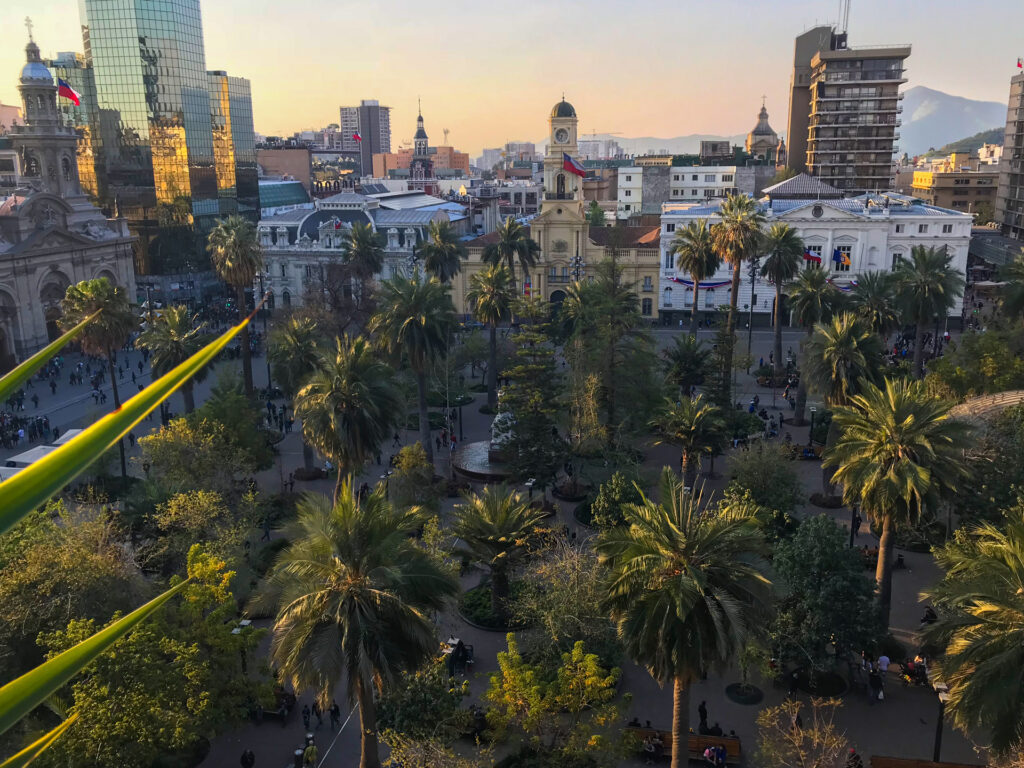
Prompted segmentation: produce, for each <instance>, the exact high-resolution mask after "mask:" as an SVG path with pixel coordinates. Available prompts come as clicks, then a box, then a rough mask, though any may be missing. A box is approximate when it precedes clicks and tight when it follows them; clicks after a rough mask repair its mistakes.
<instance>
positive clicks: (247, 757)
mask: <svg viewBox="0 0 1024 768" xmlns="http://www.w3.org/2000/svg"><path fill="white" fill-rule="evenodd" d="M239 762H240V763H241V764H242V768H252V767H253V766H254V765H256V755H254V754H253V753H252V750H251V749H246V750H244V751H243V752H242V759H241V760H239Z"/></svg>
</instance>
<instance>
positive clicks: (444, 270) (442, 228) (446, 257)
mask: <svg viewBox="0 0 1024 768" xmlns="http://www.w3.org/2000/svg"><path fill="white" fill-rule="evenodd" d="M418 255H419V256H420V257H422V259H423V268H424V269H426V270H427V272H428V273H430V274H431V275H433V276H434V277H436V278H437V279H438V280H440V281H441V282H442V283H450V282H451V281H452V278H453V277H455V276H456V275H457V274H459V272H461V271H462V262H463V261H465V259H466V246H464V245H463V244H462V242H461V241H460V240H459V236H458V235H456V234H455V230H454V229H452V227H451V225H450V224H449V223H448V222H447V221H432V222H430V226H429V227H428V228H427V239H426V241H425V242H424V243H423V244H422V245H420V246H419V248H418Z"/></svg>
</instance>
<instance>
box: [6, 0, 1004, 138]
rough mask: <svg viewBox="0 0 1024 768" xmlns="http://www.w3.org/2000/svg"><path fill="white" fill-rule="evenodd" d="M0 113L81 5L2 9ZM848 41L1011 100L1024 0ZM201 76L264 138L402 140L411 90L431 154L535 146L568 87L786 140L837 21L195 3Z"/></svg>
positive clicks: (400, 1) (634, 117)
mask: <svg viewBox="0 0 1024 768" xmlns="http://www.w3.org/2000/svg"><path fill="white" fill-rule="evenodd" d="M0 6H2V7H0V102H3V103H6V104H12V103H14V104H17V103H19V98H18V92H17V88H16V85H17V83H16V81H17V77H18V73H19V70H20V67H21V63H22V62H23V60H24V51H23V49H24V45H25V42H26V31H25V27H24V24H23V19H24V17H25V16H26V15H31V16H32V19H33V23H34V25H35V38H36V41H37V43H38V44H39V46H40V48H41V49H42V51H43V54H44V56H49V55H52V54H54V53H56V52H57V51H67V50H74V51H81V50H82V36H81V29H80V22H79V11H78V3H77V2H76V0H2V2H0ZM852 6H853V7H852V11H851V14H850V25H849V32H850V44H851V46H854V47H856V46H858V45H877V44H883V43H912V44H913V48H914V50H913V54H912V55H911V57H910V59H909V60H908V62H907V66H908V77H909V80H910V82H909V83H908V86H907V87H910V86H913V85H925V86H928V87H930V88H936V89H938V90H943V91H946V92H948V93H951V94H955V95H958V96H966V97H969V98H974V99H984V100H991V101H1000V102H1005V101H1006V99H1007V94H1008V92H1009V78H1010V77H1011V75H1013V74H1014V73H1015V72H1018V71H1019V70H1017V68H1016V61H1017V57H1018V56H1024V40H1022V39H1021V37H1020V30H1021V29H1024V0H973V2H971V3H964V2H962V0H958V1H957V2H954V1H953V0H852ZM202 7H203V28H204V34H205V38H206V66H207V69H226V70H227V71H228V72H229V73H230V74H233V75H239V76H242V77H247V78H249V79H250V80H251V81H252V94H253V107H254V111H255V125H256V130H257V131H258V132H260V133H263V134H275V135H280V134H286V135H287V134H291V133H292V132H294V131H297V130H302V129H307V128H319V127H322V126H324V125H326V124H327V123H331V122H337V121H338V107H339V106H340V105H347V104H357V103H358V102H359V100H360V99H364V98H376V99H379V100H380V102H381V103H382V104H386V105H388V106H390V107H392V143H393V146H394V145H397V144H399V143H401V142H402V141H403V140H406V139H411V137H412V133H413V131H414V129H415V119H416V97H417V96H420V97H422V99H423V112H424V118H425V120H426V128H427V132H428V133H429V134H430V137H431V143H432V144H433V143H441V137H442V128H449V129H451V134H450V139H449V142H450V143H451V144H453V145H454V146H456V147H457V148H459V149H461V150H464V151H468V152H471V153H472V154H474V155H475V154H478V153H479V151H480V149H481V148H482V147H484V146H498V145H500V144H502V143H504V142H505V141H506V140H540V139H542V138H543V137H544V136H545V135H546V131H547V128H546V119H547V113H548V110H550V108H551V105H552V104H554V103H555V102H556V101H558V99H559V97H560V96H561V94H562V91H563V90H564V91H565V96H566V98H567V99H568V100H569V101H571V102H572V103H573V104H574V105H575V106H576V110H577V113H578V114H579V116H580V131H581V133H586V132H590V131H595V130H596V131H598V132H612V131H616V132H621V133H622V134H623V135H625V136H658V137H671V136H678V135H683V134H688V133H715V134H722V135H731V134H735V133H742V132H746V131H748V130H750V128H752V127H753V125H754V123H755V122H756V116H757V110H758V109H759V108H760V104H761V95H762V94H764V95H766V96H767V106H768V110H769V113H770V114H771V123H772V126H773V127H774V128H775V130H776V131H777V132H779V133H784V132H785V130H786V119H785V113H786V109H787V103H788V95H787V93H788V85H789V73H790V67H791V63H792V55H793V38H794V37H795V36H796V35H797V34H799V33H800V32H801V31H803V30H804V29H805V28H807V27H810V26H814V24H815V23H816V22H826V21H830V20H832V19H834V17H835V15H836V13H837V10H838V2H836V1H835V0H826V1H825V2H822V1H820V0H819V1H818V2H815V1H814V0H775V1H774V2H765V0H671V1H668V0H662V1H661V2H656V1H655V0H620V1H619V2H610V1H606V0H588V1H587V2H583V1H582V0H547V1H546V2H544V1H542V0H518V2H500V3H499V2H480V1H479V0H445V1H444V2H431V1H430V0H419V1H418V2H413V1H412V0H377V2H365V0H360V1H359V2H350V1H349V0H330V1H329V2H328V1H325V0H289V1H288V2H280V0H273V2H271V1H270V0H203V6H202Z"/></svg>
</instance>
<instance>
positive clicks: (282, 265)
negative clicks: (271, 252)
mask: <svg viewBox="0 0 1024 768" xmlns="http://www.w3.org/2000/svg"><path fill="white" fill-rule="evenodd" d="M281 277H288V275H287V273H286V272H285V266H284V264H283V263H282V264H281Z"/></svg>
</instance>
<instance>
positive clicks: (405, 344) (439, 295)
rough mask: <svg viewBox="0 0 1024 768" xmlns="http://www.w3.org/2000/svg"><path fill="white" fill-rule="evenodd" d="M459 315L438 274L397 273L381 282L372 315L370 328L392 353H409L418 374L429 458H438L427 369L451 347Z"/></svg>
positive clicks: (422, 430)
mask: <svg viewBox="0 0 1024 768" xmlns="http://www.w3.org/2000/svg"><path fill="white" fill-rule="evenodd" d="M454 319H455V307H454V306H452V299H451V296H450V295H449V289H448V286H446V285H444V284H443V283H442V282H440V281H439V280H438V279H437V278H436V277H432V278H430V279H429V280H424V279H422V278H421V277H420V276H419V275H418V274H417V275H413V278H412V279H411V280H405V279H402V278H400V277H395V278H393V279H391V280H388V281H386V282H385V283H384V284H383V285H382V286H381V297H380V306H379V307H378V309H377V314H376V315H374V316H373V317H372V318H371V319H370V330H371V331H372V332H373V333H377V334H380V337H381V340H382V341H383V343H384V345H385V347H386V348H387V349H388V350H389V351H390V352H391V354H392V355H394V356H396V357H398V356H400V355H405V358H406V360H408V361H409V367H410V368H412V370H413V373H415V374H416V390H417V394H418V395H419V411H420V443H421V444H422V445H423V449H424V450H425V451H426V452H427V459H428V460H429V461H431V462H433V460H434V452H433V446H431V444H430V420H429V417H428V413H427V372H428V371H429V370H430V366H431V364H432V363H433V362H434V361H435V360H437V359H438V358H439V357H441V356H443V355H444V354H445V353H446V351H447V350H448V336H449V334H450V333H451V329H452V324H453V323H454Z"/></svg>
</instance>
